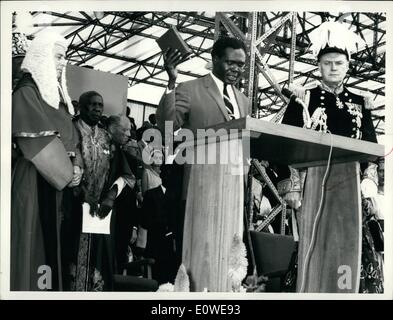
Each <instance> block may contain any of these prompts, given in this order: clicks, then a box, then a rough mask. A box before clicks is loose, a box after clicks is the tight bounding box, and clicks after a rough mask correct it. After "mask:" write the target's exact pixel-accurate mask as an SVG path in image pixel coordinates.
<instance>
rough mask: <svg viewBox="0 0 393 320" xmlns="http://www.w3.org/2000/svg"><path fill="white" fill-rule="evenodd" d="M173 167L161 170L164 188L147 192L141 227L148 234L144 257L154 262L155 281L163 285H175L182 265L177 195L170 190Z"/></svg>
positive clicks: (159, 187) (165, 167)
mask: <svg viewBox="0 0 393 320" xmlns="http://www.w3.org/2000/svg"><path fill="white" fill-rule="evenodd" d="M169 170H170V167H168V166H165V165H163V166H162V169H161V174H160V176H161V179H162V185H160V186H158V187H156V188H153V189H150V190H147V191H146V193H145V195H144V200H143V206H142V212H141V217H140V224H141V226H142V227H143V228H144V229H146V230H147V242H146V249H145V251H144V253H143V255H144V256H146V257H149V258H154V260H155V263H154V265H153V266H152V277H153V279H154V280H157V281H158V283H159V284H162V283H166V282H172V283H173V282H174V280H175V276H176V271H177V269H178V267H179V261H178V257H177V254H176V245H175V237H176V235H177V228H176V225H175V219H176V218H175V208H174V206H173V194H172V192H171V190H169V191H168V190H167V188H168V187H169V184H170V183H171V182H170V180H168V178H169V177H168V175H169V173H170V171H169Z"/></svg>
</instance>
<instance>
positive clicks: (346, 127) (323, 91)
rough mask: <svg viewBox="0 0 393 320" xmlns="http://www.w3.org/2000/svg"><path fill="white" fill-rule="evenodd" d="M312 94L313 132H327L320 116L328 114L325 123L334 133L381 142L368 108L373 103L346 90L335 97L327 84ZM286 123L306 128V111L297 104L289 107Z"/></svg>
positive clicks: (292, 103)
mask: <svg viewBox="0 0 393 320" xmlns="http://www.w3.org/2000/svg"><path fill="white" fill-rule="evenodd" d="M309 92H310V98H309V103H308V111H309V114H310V116H311V119H312V120H313V123H314V127H313V129H315V130H321V131H322V130H323V128H322V126H323V125H322V124H321V123H318V120H320V119H318V118H321V116H319V117H318V114H320V115H321V114H324V115H326V116H325V117H323V118H324V120H323V121H324V123H325V124H326V129H328V130H329V131H330V132H331V133H333V134H337V135H341V136H345V137H349V138H354V139H361V140H367V141H371V142H377V139H376V136H375V130H374V126H373V123H372V119H371V111H370V110H368V109H367V108H366V106H368V105H369V104H370V103H369V102H368V101H367V99H366V98H365V97H363V96H361V95H358V94H355V93H353V92H351V91H349V90H348V89H347V88H346V87H344V86H341V88H340V89H339V90H338V91H337V90H336V93H333V92H331V90H329V89H328V88H325V87H324V85H323V84H321V85H319V86H317V87H316V88H313V89H311V90H309ZM282 123H284V124H289V125H293V126H297V127H303V123H304V122H303V108H302V107H301V106H300V105H299V104H298V103H297V102H295V101H294V100H292V101H291V102H290V103H289V105H288V107H287V110H286V112H285V115H284V118H283V120H282Z"/></svg>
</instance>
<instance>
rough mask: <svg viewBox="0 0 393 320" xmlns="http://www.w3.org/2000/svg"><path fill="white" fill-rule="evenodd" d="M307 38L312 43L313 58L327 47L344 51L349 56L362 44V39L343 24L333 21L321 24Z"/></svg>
mask: <svg viewBox="0 0 393 320" xmlns="http://www.w3.org/2000/svg"><path fill="white" fill-rule="evenodd" d="M309 36H310V40H311V43H312V45H311V50H312V53H313V55H314V56H315V57H317V56H318V53H319V51H321V50H322V49H324V48H325V47H327V46H328V47H336V48H339V49H342V50H346V51H347V52H348V53H349V55H351V54H352V53H353V52H356V51H357V50H358V49H359V46H361V45H363V44H364V41H363V40H362V38H360V37H359V36H358V35H357V34H355V33H354V32H353V31H351V30H349V29H348V28H347V26H346V25H345V24H343V23H340V22H335V21H327V22H324V23H322V24H321V25H320V26H319V27H318V28H317V29H315V30H314V31H312V32H311V33H310V35H309Z"/></svg>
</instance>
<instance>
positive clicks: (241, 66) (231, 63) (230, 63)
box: [225, 60, 246, 70]
mask: <svg viewBox="0 0 393 320" xmlns="http://www.w3.org/2000/svg"><path fill="white" fill-rule="evenodd" d="M225 63H226V64H227V65H228V66H229V67H231V68H233V67H238V68H239V69H240V70H244V69H245V68H246V64H245V63H244V62H239V61H233V60H225Z"/></svg>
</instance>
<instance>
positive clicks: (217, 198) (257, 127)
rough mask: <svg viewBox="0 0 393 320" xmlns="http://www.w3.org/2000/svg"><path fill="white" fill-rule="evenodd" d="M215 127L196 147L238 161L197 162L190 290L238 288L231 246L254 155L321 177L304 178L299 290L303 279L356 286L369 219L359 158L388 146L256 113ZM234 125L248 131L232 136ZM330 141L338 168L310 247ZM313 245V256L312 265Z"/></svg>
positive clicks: (189, 228)
mask: <svg viewBox="0 0 393 320" xmlns="http://www.w3.org/2000/svg"><path fill="white" fill-rule="evenodd" d="M212 129H214V130H212V132H210V133H209V134H207V138H203V139H202V138H199V139H196V140H195V141H194V143H193V148H194V150H195V151H194V152H195V153H196V154H198V152H203V151H205V152H208V153H209V152H214V151H215V152H216V153H217V158H216V160H217V159H221V161H222V158H223V155H225V156H224V158H228V157H229V158H230V159H231V160H232V161H230V163H229V164H228V163H227V164H223V163H220V162H218V164H213V163H211V164H193V165H191V169H190V177H189V185H188V192H187V202H186V215H185V222H184V237H183V264H184V265H185V266H186V269H187V271H188V273H189V276H190V284H191V291H203V290H205V289H207V290H208V291H210V292H229V291H231V283H230V281H229V277H228V267H229V256H230V249H231V245H232V240H233V237H234V235H235V234H236V233H237V234H239V235H240V236H241V235H242V232H243V210H244V184H245V181H246V179H245V176H246V175H247V173H248V167H247V161H245V160H246V159H247V158H249V157H253V158H258V159H263V160H268V161H271V162H275V163H277V164H282V165H291V166H293V167H296V168H309V169H308V176H309V177H310V176H314V177H316V178H315V179H309V180H312V183H306V185H305V191H304V198H303V203H302V209H301V212H300V213H299V215H298V219H299V221H298V223H299V237H300V241H299V257H298V265H299V267H298V290H299V289H300V286H301V284H303V287H304V290H303V292H343V293H344V292H357V291H358V288H359V277H360V257H361V222H362V219H361V202H360V186H359V179H360V177H359V161H361V162H362V161H370V160H373V159H375V158H376V157H380V156H383V155H384V147H383V146H382V145H378V144H376V143H371V142H366V141H359V140H354V139H350V138H346V137H342V136H338V135H330V134H325V133H320V132H316V131H312V130H307V129H303V128H297V127H293V126H289V125H283V124H274V123H270V122H266V121H263V120H258V119H254V118H249V117H247V118H242V119H237V120H232V121H229V122H226V123H223V124H219V125H216V126H214V127H212ZM219 129H221V130H219ZM230 129H232V130H235V129H237V130H242V132H243V133H242V134H241V135H238V136H236V135H233V137H230V136H229V137H228V136H227V135H226V132H228V131H229V130H230ZM213 131H215V132H213ZM331 145H332V157H331V167H330V171H329V177H328V179H327V183H326V186H325V197H324V202H323V206H322V211H321V215H320V219H319V222H318V223H317V224H316V226H317V227H318V228H317V230H316V232H315V236H316V237H315V246H314V247H313V248H312V249H311V250H309V249H310V248H309V247H310V240H311V236H312V228H313V225H314V224H315V223H314V222H315V215H316V213H317V209H318V206H319V199H320V197H321V182H322V177H323V174H324V172H325V169H326V167H325V165H326V162H327V159H328V156H329V151H330V146H331ZM224 162H225V161H224ZM307 251H310V253H309V256H310V259H309V264H308V266H306V268H305V266H304V262H305V257H306V254H307ZM304 268H305V269H304ZM303 270H305V272H303ZM348 272H349V273H350V274H348ZM303 273H304V274H303ZM348 281H349V282H348Z"/></svg>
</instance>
